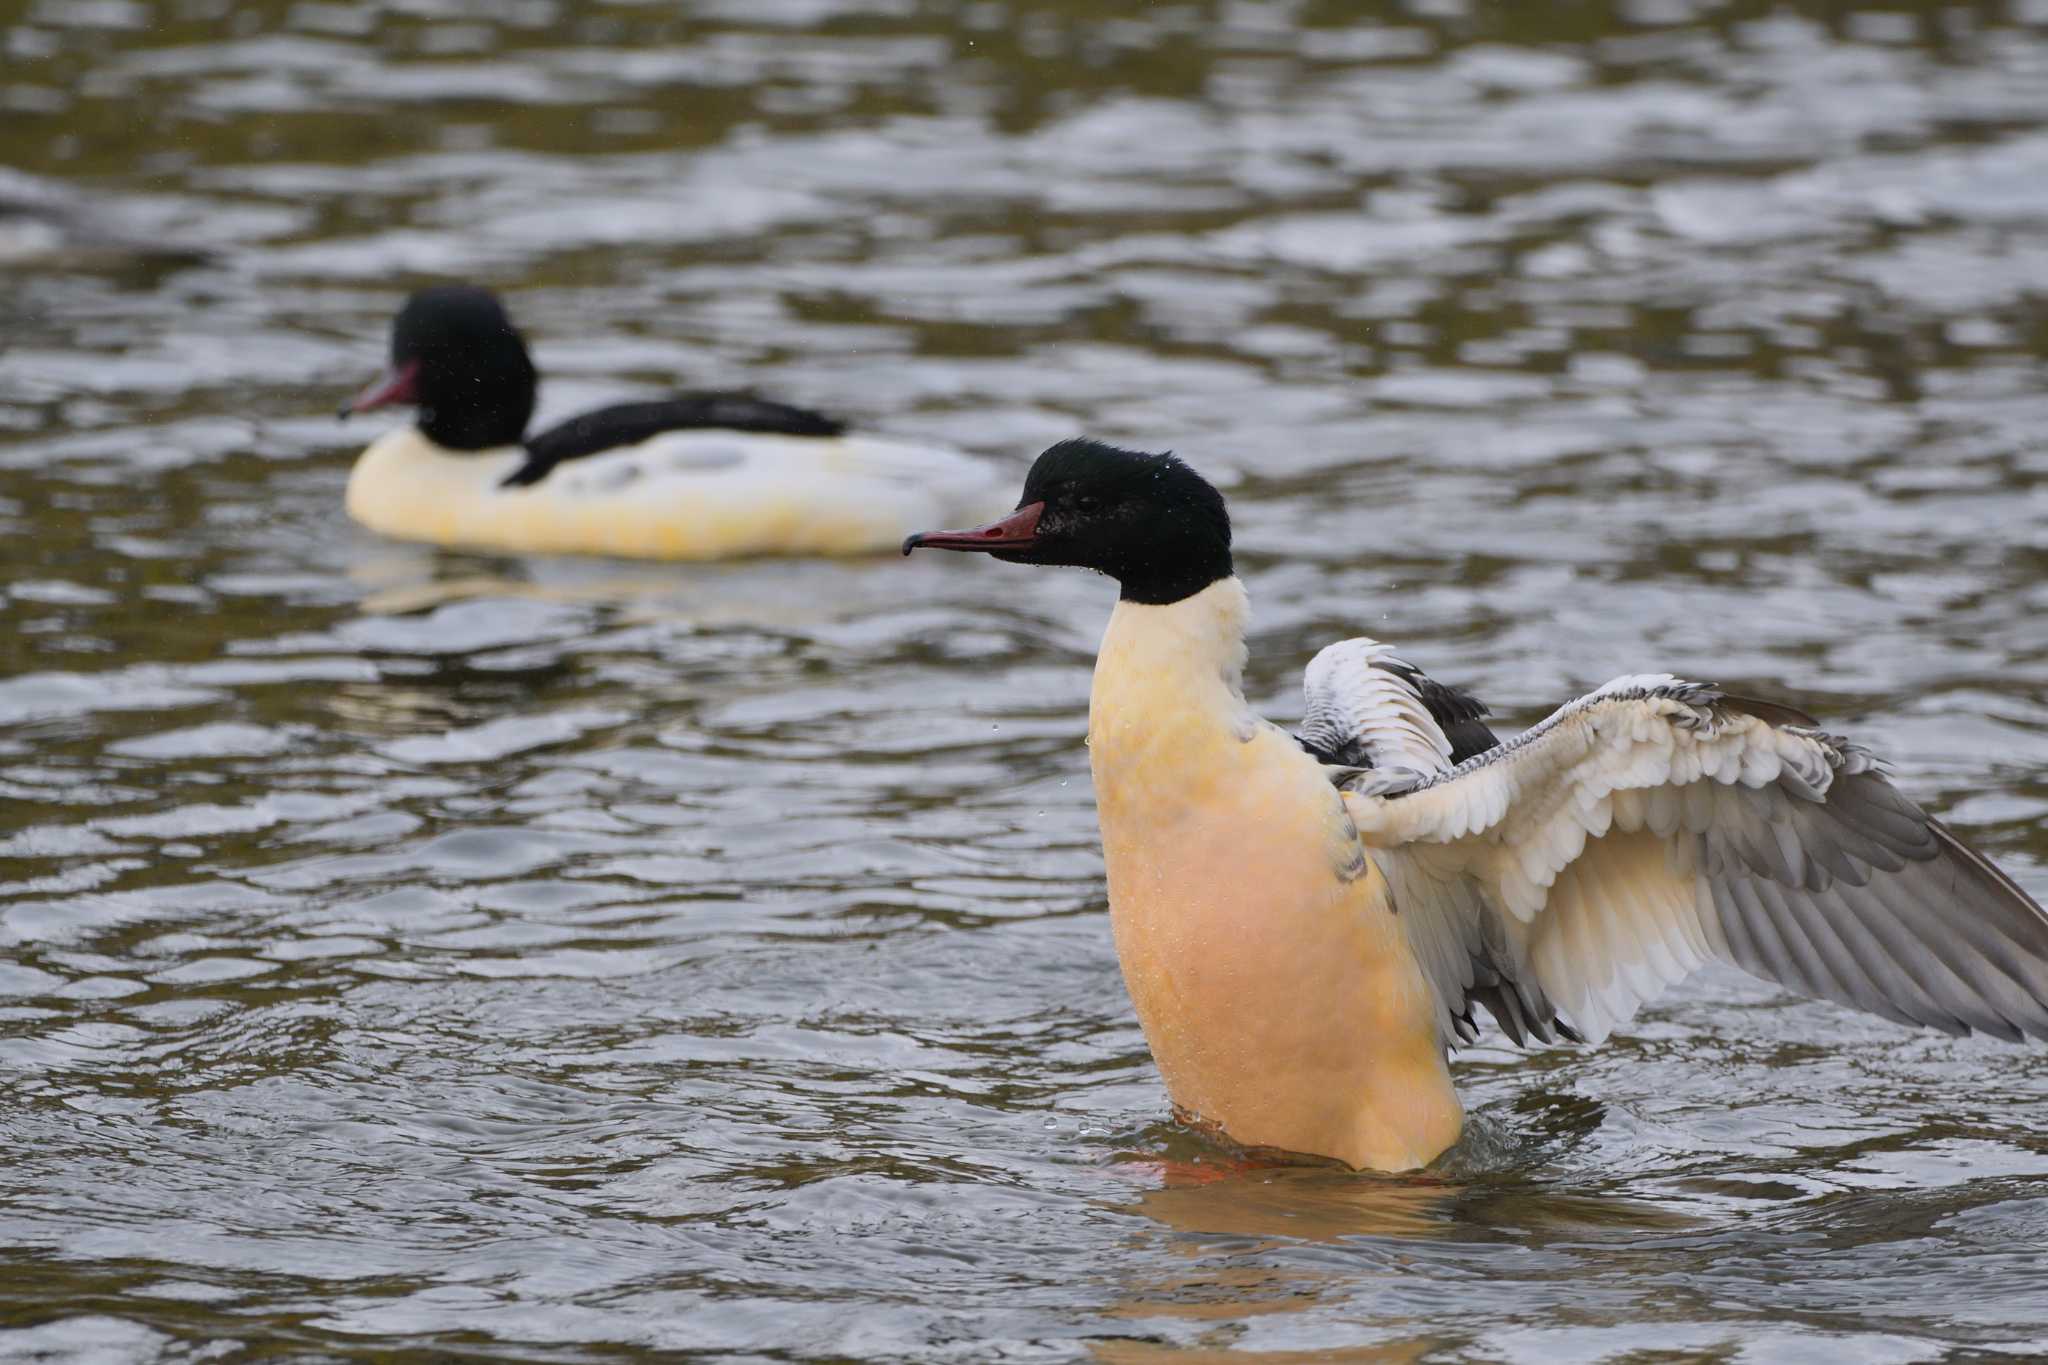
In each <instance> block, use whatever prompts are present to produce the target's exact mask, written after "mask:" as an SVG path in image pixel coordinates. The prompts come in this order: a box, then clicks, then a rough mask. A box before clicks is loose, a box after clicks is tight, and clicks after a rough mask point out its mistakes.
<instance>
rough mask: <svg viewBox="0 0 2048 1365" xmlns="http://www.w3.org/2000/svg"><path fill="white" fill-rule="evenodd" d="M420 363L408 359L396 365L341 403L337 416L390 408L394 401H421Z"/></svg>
mask: <svg viewBox="0 0 2048 1365" xmlns="http://www.w3.org/2000/svg"><path fill="white" fill-rule="evenodd" d="M419 378H420V363H419V361H417V360H408V361H406V362H405V364H403V365H399V366H396V367H394V368H393V369H392V370H391V372H390V373H388V374H386V375H385V376H384V377H383V378H381V379H379V380H378V381H377V382H376V383H374V384H372V385H370V387H369V388H367V389H364V390H363V391H362V392H361V393H359V394H357V395H356V396H355V397H354V398H351V399H349V400H348V402H346V403H343V404H342V405H341V411H340V412H338V413H336V414H335V416H337V417H347V416H348V415H349V414H350V413H352V412H369V411H370V410H371V409H373V408H388V407H390V406H391V405H392V404H393V403H417V402H419V401H420V388H419Z"/></svg>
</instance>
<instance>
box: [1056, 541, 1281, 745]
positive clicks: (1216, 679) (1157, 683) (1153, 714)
mask: <svg viewBox="0 0 2048 1365" xmlns="http://www.w3.org/2000/svg"><path fill="white" fill-rule="evenodd" d="M1250 620H1251V600H1250V598H1249V597H1247V595H1246V594H1245V590H1244V584H1243V583H1241V582H1239V581H1238V580H1237V579H1236V578H1235V577H1231V578H1223V579H1218V580H1217V581H1216V582H1214V583H1211V584H1210V585H1209V586H1208V587H1206V588H1204V589H1202V590H1201V591H1200V592H1198V593H1196V594H1195V595H1194V596H1192V597H1183V598H1182V599H1181V600H1180V601H1178V602H1171V603H1168V604H1167V605H1165V606H1147V605H1144V604H1143V603H1138V602H1118V603H1117V604H1116V610H1115V611H1113V612H1111V613H1110V617H1109V627H1108V629H1106V630H1105V631H1104V632H1103V635H1102V648H1101V649H1100V650H1099V651H1098V652H1097V654H1096V658H1095V686H1094V690H1093V693H1092V695H1091V697H1090V700H1089V742H1090V743H1091V744H1095V743H1099V742H1101V741H1103V740H1107V739H1113V736H1111V735H1108V734H1098V733H1097V731H1098V730H1100V729H1103V728H1104V727H1105V726H1106V727H1110V728H1114V729H1121V728H1123V727H1125V726H1141V727H1143V726H1148V725H1151V726H1155V727H1156V726H1157V724H1158V723H1159V722H1161V721H1163V720H1165V719H1167V718H1168V716H1169V715H1171V716H1172V717H1174V718H1176V719H1178V720H1180V721H1182V722H1183V723H1185V721H1187V720H1191V719H1194V718H1196V717H1205V718H1209V719H1212V720H1213V721H1214V722H1215V723H1216V724H1217V725H1218V726H1219V727H1222V728H1224V729H1227V730H1229V731H1230V732H1232V734H1233V735H1234V736H1235V737H1236V738H1237V739H1239V740H1242V739H1243V738H1244V737H1245V734H1246V732H1247V731H1248V730H1249V728H1250V727H1251V726H1252V725H1253V724H1255V723H1256V722H1255V719H1254V717H1253V716H1252V714H1251V709H1250V708H1249V707H1248V706H1246V705H1245V700H1244V664H1245V642H1244V634H1245V627H1246V625H1247V624H1248V623H1249V621H1250Z"/></svg>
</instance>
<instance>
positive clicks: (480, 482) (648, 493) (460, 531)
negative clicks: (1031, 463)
mask: <svg viewBox="0 0 2048 1365" xmlns="http://www.w3.org/2000/svg"><path fill="white" fill-rule="evenodd" d="M527 463H528V454H527V452H526V451H525V450H524V449H522V448H519V447H506V448H504V449H501V450H490V451H478V452H473V453H457V452H453V451H449V450H445V449H443V448H441V447H439V446H437V445H435V444H434V443H433V442H431V441H429V440H427V439H426V438H425V437H423V436H421V435H420V433H419V432H418V431H417V430H416V429H413V428H406V429H404V430H401V431H395V432H392V433H390V434H389V435H386V436H384V437H383V438H381V439H380V440H378V441H377V442H376V443H374V444H373V445H371V446H370V448H369V449H368V450H366V451H364V452H363V455H362V456H361V458H360V459H359V460H358V461H357V463H356V467H355V471H354V473H353V474H352V475H351V477H350V479H349V489H348V510H349V514H350V515H351V516H353V517H354V518H355V519H356V520H357V521H359V522H361V523H362V524H363V525H365V526H367V527H369V528H370V529H372V530H374V531H379V532H381V533H383V534H385V535H389V536H395V537H397V538H400V539H404V540H419V541H428V542H432V543H434V544H439V545H448V546H458V547H469V548H475V549H490V550H504V551H513V552H520V553H535V554H592V555H620V556H628V557H633V558H644V559H674V560H712V559H728V558H738V557H742V556H749V555H769V554H785V555H811V554H818V555H843V554H861V553H871V552H876V551H881V550H887V549H891V548H894V547H895V546H896V544H897V543H898V542H900V541H901V539H902V537H903V535H904V533H905V532H906V531H907V530H908V529H910V528H912V527H915V526H919V525H925V524H929V523H930V522H933V521H944V520H948V519H954V518H958V517H962V516H975V515H978V514H981V513H983V512H987V511H992V510H994V509H995V507H996V506H998V505H999V504H1000V503H1001V501H1002V499H1001V496H1000V494H999V493H998V491H997V489H996V485H995V483H994V480H993V479H992V478H991V474H990V471H989V470H988V469H987V467H986V466H984V465H982V464H981V463H980V462H978V461H976V460H973V459H970V458H969V457H967V456H965V455H962V454H959V453H958V452H955V451H951V450H946V449H943V448H939V447H932V446H918V445H910V444H906V443H901V442H894V441H885V440H879V439H876V438H873V437H866V436H793V435H785V434H778V433H763V432H742V431H729V430H684V431H669V432H662V433H659V434H656V435H653V436H651V437H649V438H647V439H646V440H642V441H639V442H636V443H634V444H632V445H627V446H622V447H619V448H615V449H611V450H606V451H603V452H601V453H598V454H593V455H587V456H583V457H581V458H578V459H574V460H571V461H568V462H565V463H562V464H560V465H559V466H557V467H555V468H553V469H550V470H549V471H548V472H547V474H546V476H545V477H544V478H541V479H539V480H538V481H537V482H533V483H530V484H526V485H523V486H522V485H516V484H513V485H508V484H507V480H508V478H510V477H511V476H512V475H513V474H514V473H515V472H517V471H519V470H521V469H522V468H524V467H525V466H526V465H527Z"/></svg>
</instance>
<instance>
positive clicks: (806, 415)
mask: <svg viewBox="0 0 2048 1365" xmlns="http://www.w3.org/2000/svg"><path fill="white" fill-rule="evenodd" d="M710 429H715V430H719V431H755V432H765V433H770V434H775V435H782V436H838V435H840V434H842V433H843V432H844V431H845V430H846V424H845V423H843V422H840V421H838V420H836V419H834V418H831V417H827V416H825V415H824V414H823V413H819V412H813V411H811V410H810V409H809V408H800V407H796V406H794V405H793V404H789V403H778V402H775V401H774V400H773V399H769V398H756V397H755V396H754V395H752V394H750V393H695V394H686V395H684V396H682V397H679V398H661V399H656V400H654V401H653V402H647V403H614V404H612V405H611V406H610V407H606V408H598V409H596V410H595V411H593V412H586V413H584V414H582V415H581V416H579V417H571V418H569V419H568V420H567V421H565V422H562V423H561V424H559V425H557V426H552V427H549V428H548V429H547V430H546V431H543V432H541V433H540V434H539V435H538V436H534V437H530V438H528V440H527V442H526V460H525V462H524V463H522V464H521V465H520V466H519V468H517V469H515V470H513V471H512V472H511V473H510V474H508V475H506V476H505V479H504V486H505V487H507V488H523V487H525V486H526V485H528V484H535V483H539V482H540V481H541V480H542V479H544V478H546V477H547V476H548V474H549V472H550V471H552V470H553V469H554V468H555V466H556V465H559V464H562V463H565V462H566V461H569V460H580V459H583V458H585V457H586V456H590V455H601V454H603V453H604V452H605V451H607V450H617V449H618V448H619V447H620V446H629V445H637V444H638V443H640V442H641V441H645V440H647V439H649V438H650V437H654V436H659V435H661V433H663V432H664V431H690V430H710Z"/></svg>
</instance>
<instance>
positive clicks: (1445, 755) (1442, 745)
mask: <svg viewBox="0 0 2048 1365" xmlns="http://www.w3.org/2000/svg"><path fill="white" fill-rule="evenodd" d="M1301 685H1302V691H1303V692H1304V693H1305V694H1306V695H1307V699H1308V709H1307V713H1306V714H1305V715H1304V716H1303V717H1302V720H1301V733H1300V734H1299V736H1297V738H1299V739H1300V741H1301V744H1302V747H1303V748H1305V749H1307V750H1308V751H1309V752H1310V753H1312V754H1314V755H1316V756H1317V757H1318V758H1320V759H1322V760H1323V761H1324V762H1325V763H1330V764H1335V765H1337V766H1340V767H1350V768H1410V769H1413V770H1415V771H1417V772H1424V773H1431V772H1440V771H1442V770H1443V769H1445V768H1447V767H1449V766H1450V765H1451V764H1453V763H1457V762H1460V761H1462V760H1464V759H1466V758H1470V757H1472V756H1473V755H1475V754H1479V753H1484V752H1485V751H1486V750H1488V749H1491V748H1492V747H1493V746H1494V745H1495V744H1496V743H1497V742H1498V741H1497V740H1495V738H1494V736H1493V731H1491V730H1489V729H1488V728H1487V727H1486V722H1485V721H1484V720H1482V719H1481V717H1483V716H1484V715H1486V707H1485V706H1484V705H1482V704H1481V703H1480V702H1479V700H1478V699H1477V698H1475V697H1473V696H1472V695H1471V694H1470V693H1468V692H1463V691H1460V690H1459V689H1457V688H1455V687H1450V686H1447V685H1445V684H1443V683H1440V682H1438V681H1436V680H1435V679H1434V678H1431V677H1428V676H1427V675H1425V674H1424V673H1423V672H1422V670H1421V669H1419V668H1417V667H1415V665H1413V664H1411V663H1409V662H1408V661H1406V660H1405V659H1402V658H1400V657H1399V656H1397V655H1396V654H1395V653H1394V651H1393V648H1392V647H1391V646H1389V645H1383V644H1381V643H1380V642H1379V641H1377V640H1369V639H1367V638H1365V637H1364V636H1359V637H1358V638H1356V639H1352V640H1340V641H1338V642H1337V643H1336V644H1334V645H1331V646H1329V647H1328V648H1326V649H1324V650H1323V651H1322V652H1320V653H1319V654H1317V655H1316V657H1315V658H1313V659H1311V660H1310V661H1309V665H1308V671H1307V672H1306V673H1305V674H1303V675H1302V680H1301Z"/></svg>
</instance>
